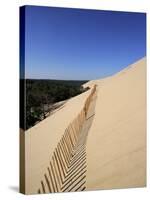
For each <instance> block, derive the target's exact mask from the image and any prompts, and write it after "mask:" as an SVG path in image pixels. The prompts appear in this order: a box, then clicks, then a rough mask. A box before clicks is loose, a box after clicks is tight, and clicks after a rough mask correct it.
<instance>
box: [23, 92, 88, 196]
mask: <svg viewBox="0 0 150 200" xmlns="http://www.w3.org/2000/svg"><path fill="white" fill-rule="evenodd" d="M89 94H90V90H88V91H87V92H85V93H82V94H81V95H78V96H76V97H74V98H71V99H70V100H68V101H67V102H66V103H65V105H64V107H63V108H61V109H60V110H59V111H58V112H55V113H54V114H53V115H51V116H49V117H47V118H46V119H45V120H43V121H42V122H40V123H38V124H37V125H35V126H34V127H32V128H31V129H29V130H27V131H26V132H25V145H26V146H25V148H26V155H25V160H26V163H25V165H26V166H25V168H26V172H25V176H26V177H25V187H26V193H27V194H32V193H37V189H38V188H39V186H40V182H41V180H42V179H43V177H44V173H45V171H46V169H47V166H49V161H50V160H51V157H52V155H53V152H54V149H55V148H56V146H57V144H58V142H59V141H60V139H61V137H62V135H63V134H64V132H65V129H66V128H67V126H68V125H69V123H70V122H71V121H73V120H74V118H75V117H76V116H77V115H78V114H79V112H80V110H81V109H82V107H83V105H84V103H85V100H86V98H87V97H88V95H89Z"/></svg>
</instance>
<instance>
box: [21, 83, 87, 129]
mask: <svg viewBox="0 0 150 200" xmlns="http://www.w3.org/2000/svg"><path fill="white" fill-rule="evenodd" d="M85 82H87V81H63V80H34V79H26V80H20V97H21V106H22V108H21V109H20V115H21V116H20V118H21V121H20V127H21V128H23V129H24V130H26V129H28V128H30V127H32V126H34V125H35V124H36V123H37V122H38V121H41V120H42V119H44V118H46V116H47V114H50V112H51V111H52V110H54V108H55V107H54V106H53V105H54V104H55V103H56V102H60V101H64V100H66V99H69V98H71V97H73V96H76V95H78V94H80V93H82V92H85V91H86V90H87V89H88V88H86V89H85V88H83V87H82V84H84V83H85ZM23 101H24V103H23ZM23 107H24V108H23Z"/></svg>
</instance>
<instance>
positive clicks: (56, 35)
mask: <svg viewBox="0 0 150 200" xmlns="http://www.w3.org/2000/svg"><path fill="white" fill-rule="evenodd" d="M25 17H26V23H25V30H26V31H25V33H26V34H25V75H26V78H38V79H39V78H41V79H69V80H70V79H74V80H76V79H78V80H81V79H82V80H83V79H85V80H87V79H88V80H90V79H99V78H103V77H106V76H109V75H112V74H114V73H116V72H118V71H120V70H121V69H123V68H124V67H127V66H128V65H129V64H131V63H133V62H135V61H137V60H138V59H140V58H142V57H144V56H145V55H146V15H145V14H144V13H129V12H113V11H98V10H84V9H66V8H53V7H39V6H26V9H25Z"/></svg>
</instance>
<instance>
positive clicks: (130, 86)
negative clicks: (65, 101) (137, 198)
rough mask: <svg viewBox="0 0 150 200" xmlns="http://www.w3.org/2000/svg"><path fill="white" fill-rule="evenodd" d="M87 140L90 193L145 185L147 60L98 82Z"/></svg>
mask: <svg viewBox="0 0 150 200" xmlns="http://www.w3.org/2000/svg"><path fill="white" fill-rule="evenodd" d="M97 85H98V88H97V90H98V92H97V102H96V108H95V117H94V120H93V123H92V127H91V129H90V131H89V134H88V140H87V185H86V186H87V190H91V189H92V190H94V189H111V188H125V187H127V188H128V187H141V186H145V184H146V165H145V162H146V152H145V151H146V59H145V58H144V59H142V60H140V61H138V62H136V63H135V64H133V65H131V66H130V67H128V68H126V69H125V70H123V71H121V72H119V73H118V74H116V75H114V76H112V77H109V78H108V79H107V80H103V81H97Z"/></svg>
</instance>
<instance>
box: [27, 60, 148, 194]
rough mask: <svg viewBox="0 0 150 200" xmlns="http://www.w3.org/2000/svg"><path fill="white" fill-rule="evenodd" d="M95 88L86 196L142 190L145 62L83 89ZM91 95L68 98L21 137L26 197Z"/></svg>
mask: <svg viewBox="0 0 150 200" xmlns="http://www.w3.org/2000/svg"><path fill="white" fill-rule="evenodd" d="M94 84H97V97H96V107H95V115H94V117H93V119H92V124H91V128H90V130H89V132H88V135H87V143H86V162H87V172H86V190H94V189H109V188H125V187H139V186H144V185H145V184H146V183H145V182H146V180H145V179H146V175H145V174H146V164H145V162H146V161H145V160H146V152H145V149H146V59H145V58H144V59H142V60H140V61H138V62H137V63H135V64H133V65H132V66H130V67H129V68H126V69H125V70H123V71H121V72H119V73H118V74H116V75H114V76H112V77H108V78H105V79H101V80H94V81H90V82H88V83H86V84H85V85H84V86H90V87H91V88H92V87H93V85H94ZM90 92H91V90H89V91H87V92H85V93H83V94H81V95H79V96H77V97H74V98H71V99H70V100H68V101H67V102H66V104H65V105H64V107H62V108H61V109H60V110H58V111H57V112H55V113H54V114H53V115H51V116H49V117H47V118H46V119H45V120H43V121H42V122H40V123H38V124H37V125H35V126H34V127H33V128H31V129H29V130H27V131H26V132H25V147H26V152H25V187H26V188H25V189H26V191H25V193H27V194H32V193H37V189H38V188H39V185H40V183H41V180H42V179H43V177H44V173H45V170H46V169H47V166H49V162H50V160H51V157H52V155H53V152H54V150H55V148H56V146H57V144H58V142H59V141H60V139H61V137H62V135H63V134H64V132H65V129H66V128H67V126H68V125H69V123H70V122H72V121H73V120H74V118H75V117H76V116H77V115H78V114H79V112H80V111H81V109H82V108H83V106H84V103H85V101H86V99H87V97H88V95H89V94H90ZM92 112H93V111H92ZM92 112H91V111H90V113H92ZM87 125H88V124H87ZM85 130H86V128H85ZM46 192H47V191H46Z"/></svg>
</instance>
